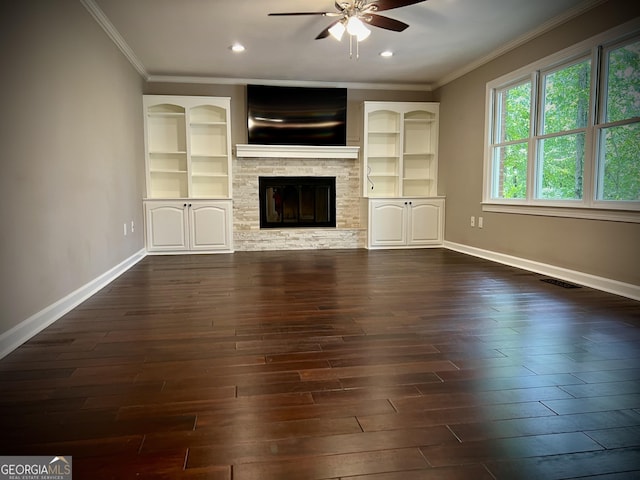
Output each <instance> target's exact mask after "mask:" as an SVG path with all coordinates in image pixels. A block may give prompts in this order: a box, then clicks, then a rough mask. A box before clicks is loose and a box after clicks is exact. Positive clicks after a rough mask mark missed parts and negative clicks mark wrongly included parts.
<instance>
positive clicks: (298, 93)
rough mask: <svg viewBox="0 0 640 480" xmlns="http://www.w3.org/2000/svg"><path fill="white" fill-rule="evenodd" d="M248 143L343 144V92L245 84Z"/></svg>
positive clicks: (344, 99) (344, 137) (340, 89)
mask: <svg viewBox="0 0 640 480" xmlns="http://www.w3.org/2000/svg"><path fill="white" fill-rule="evenodd" d="M247 127H248V141H249V143H250V144H258V145H320V146H326V145H342V146H344V145H346V142H347V89H346V88H330V87H327V88H323V87H277V86H270V85H247Z"/></svg>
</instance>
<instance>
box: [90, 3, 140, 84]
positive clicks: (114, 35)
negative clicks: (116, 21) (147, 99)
mask: <svg viewBox="0 0 640 480" xmlns="http://www.w3.org/2000/svg"><path fill="white" fill-rule="evenodd" d="M80 3H81V4H82V5H84V7H85V8H86V9H87V11H88V12H89V13H90V14H91V16H92V17H93V18H94V20H95V21H96V22H98V25H100V26H101V27H102V29H103V30H104V31H105V32H106V34H107V35H108V36H109V38H110V39H111V40H112V41H113V43H115V44H116V46H117V47H118V48H119V49H120V51H121V52H122V53H123V54H124V56H125V57H126V58H127V60H129V63H131V65H133V68H135V69H136V70H137V71H138V73H139V74H140V75H141V76H142V78H144V79H145V80H147V79H148V78H149V74H148V73H147V71H146V69H145V68H144V65H143V64H142V62H141V61H140V59H139V58H138V57H136V54H135V53H133V50H131V47H129V45H127V42H125V40H124V38H122V35H120V33H119V32H118V30H116V27H114V26H113V24H112V23H111V22H110V21H109V19H108V18H107V16H106V15H105V13H104V12H103V11H102V10H101V9H100V7H98V5H97V4H96V3H95V2H94V1H93V0H80Z"/></svg>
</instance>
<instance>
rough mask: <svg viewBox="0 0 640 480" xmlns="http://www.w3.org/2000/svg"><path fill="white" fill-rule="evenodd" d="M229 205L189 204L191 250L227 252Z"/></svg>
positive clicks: (216, 203) (229, 230)
mask: <svg viewBox="0 0 640 480" xmlns="http://www.w3.org/2000/svg"><path fill="white" fill-rule="evenodd" d="M230 216H231V204H230V203H227V202H225V203H223V202H219V203H218V202H211V203H209V202H207V203H200V202H190V207H189V220H190V230H189V234H190V239H191V245H190V247H191V250H228V249H229V248H230V236H231V229H230V227H229V221H230Z"/></svg>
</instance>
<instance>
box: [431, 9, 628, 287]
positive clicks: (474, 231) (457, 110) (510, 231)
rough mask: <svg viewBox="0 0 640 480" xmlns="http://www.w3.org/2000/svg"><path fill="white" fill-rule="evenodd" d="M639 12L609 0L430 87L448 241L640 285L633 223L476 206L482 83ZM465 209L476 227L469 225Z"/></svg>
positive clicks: (480, 164) (481, 136) (478, 199)
mask: <svg viewBox="0 0 640 480" xmlns="http://www.w3.org/2000/svg"><path fill="white" fill-rule="evenodd" d="M638 15H640V7H639V6H638V4H635V5H634V4H630V3H628V2H626V1H617V0H615V1H610V2H608V3H606V4H604V5H601V6H600V7H598V8H596V9H594V10H592V11H590V12H588V13H587V14H585V15H583V16H581V17H579V18H577V19H575V20H573V21H571V22H568V23H566V24H564V25H562V26H560V27H559V28H556V29H554V30H552V31H550V32H548V33H546V34H545V35H542V36H541V37H539V38H537V39H535V40H532V41H530V42H528V43H526V44H525V45H523V46H521V47H519V48H517V49H515V50H513V51H511V52H509V53H507V54H504V55H502V56H501V57H499V58H497V59H495V60H493V61H491V62H490V63H488V64H486V65H484V66H482V67H480V68H478V69H476V70H474V71H472V72H470V73H469V74H467V75H465V76H463V77H461V78H459V79H457V80H455V81H453V82H451V83H449V84H447V85H445V86H443V87H442V88H440V89H438V90H437V91H435V92H434V94H435V99H436V100H439V101H440V114H441V117H440V143H439V148H440V150H439V153H440V156H439V158H440V163H439V175H440V177H439V184H438V186H439V188H438V190H439V193H440V194H443V195H446V196H447V208H446V230H445V239H446V240H447V241H450V242H455V243H460V244H464V245H468V246H472V247H476V248H480V249H485V250H489V251H494V252H499V253H504V254H508V255H513V256H516V257H521V258H524V259H528V260H533V261H537V262H541V263H546V264H552V265H555V266H559V267H564V268H568V269H571V270H576V271H580V272H584V273H588V274H592V275H597V276H602V277H606V278H610V279H613V280H618V281H621V282H626V283H631V284H633V285H640V224H630V223H621V222H610V221H596V220H578V219H570V218H554V217H542V216H531V215H514V214H501V213H489V212H482V209H481V201H482V167H483V148H484V119H485V92H486V83H487V82H488V81H491V80H493V79H495V78H497V77H500V76H501V75H504V74H506V73H509V72H511V71H514V70H516V69H517V68H519V67H522V66H525V65H527V64H529V63H532V62H533V61H536V60H538V59H540V58H543V57H545V56H547V55H550V54H552V53H555V52H556V51H559V50H561V49H563V48H566V47H569V46H571V45H573V44H576V43H578V42H580V41H582V40H584V39H586V38H589V37H591V36H594V35H596V34H598V33H600V32H602V31H605V30H607V29H609V28H612V27H615V26H617V25H619V24H621V23H624V22H626V21H628V20H631V19H632V18H634V17H637V16H638ZM472 215H475V216H476V218H477V217H478V216H483V217H484V228H483V229H478V228H477V227H476V228H471V227H470V217H471V216H472Z"/></svg>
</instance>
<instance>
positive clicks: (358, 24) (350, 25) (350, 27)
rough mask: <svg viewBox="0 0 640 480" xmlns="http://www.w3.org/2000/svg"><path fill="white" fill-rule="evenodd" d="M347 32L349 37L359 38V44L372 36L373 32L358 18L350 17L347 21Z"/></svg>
mask: <svg viewBox="0 0 640 480" xmlns="http://www.w3.org/2000/svg"><path fill="white" fill-rule="evenodd" d="M347 32H348V33H349V35H352V36H356V37H358V41H359V42H361V41H363V40H366V39H367V37H369V35H371V30H369V29H368V28H367V27H366V26H365V25H364V23H363V22H362V20H360V19H359V18H358V17H356V16H352V17H349V20H347Z"/></svg>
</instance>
